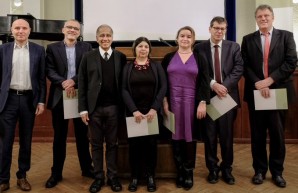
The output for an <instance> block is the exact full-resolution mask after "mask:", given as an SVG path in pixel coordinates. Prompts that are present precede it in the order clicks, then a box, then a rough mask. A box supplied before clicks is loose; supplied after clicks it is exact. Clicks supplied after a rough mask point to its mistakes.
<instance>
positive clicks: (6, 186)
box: [0, 183, 9, 192]
mask: <svg viewBox="0 0 298 193" xmlns="http://www.w3.org/2000/svg"><path fill="white" fill-rule="evenodd" d="M8 189H9V183H3V184H0V191H1V192H3V191H5V190H8Z"/></svg>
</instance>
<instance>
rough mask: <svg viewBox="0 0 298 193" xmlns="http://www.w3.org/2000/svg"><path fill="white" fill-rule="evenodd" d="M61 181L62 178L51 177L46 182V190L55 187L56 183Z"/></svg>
mask: <svg viewBox="0 0 298 193" xmlns="http://www.w3.org/2000/svg"><path fill="white" fill-rule="evenodd" d="M61 180H62V176H58V177H57V176H53V175H51V176H50V178H49V179H48V180H47V182H46V188H53V187H55V186H56V185H57V184H58V182H60V181H61Z"/></svg>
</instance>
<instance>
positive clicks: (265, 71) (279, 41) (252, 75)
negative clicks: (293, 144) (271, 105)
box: [241, 5, 297, 187]
mask: <svg viewBox="0 0 298 193" xmlns="http://www.w3.org/2000/svg"><path fill="white" fill-rule="evenodd" d="M255 19H256V22H257V25H258V27H259V30H258V31H256V32H254V33H251V34H248V35H246V36H244V37H243V41H242V46H241V52H242V57H243V60H244V76H245V87H244V100H245V101H246V102H247V104H248V109H249V119H250V128H251V150H252V157H253V168H254V171H255V175H254V176H253V178H252V182H253V183H254V184H262V183H263V180H264V179H265V175H266V173H267V171H268V158H267V151H266V138H267V129H268V134H269V137H270V148H269V149H270V150H271V151H270V155H269V170H270V172H271V174H272V180H273V181H274V183H275V184H276V185H277V186H279V187H285V186H286V181H285V180H284V178H283V176H282V172H283V169H284V168H283V163H284V160H285V140H284V126H285V116H286V111H285V110H259V111H256V110H255V107H254V97H253V91H254V90H259V91H260V93H261V95H262V96H263V97H264V98H270V95H269V89H276V88H286V90H287V96H288V102H291V101H293V100H294V97H295V90H294V86H293V80H292V74H293V72H294V71H295V68H296V64H297V53H296V45H295V42H294V38H293V34H292V33H291V32H288V31H284V30H278V29H275V28H274V27H273V21H274V13H273V10H272V8H271V7H270V6H269V5H260V6H259V7H258V8H257V9H256V12H255ZM266 38H267V40H268V41H269V42H268V44H270V48H269V46H266V44H267V43H266ZM266 47H268V51H266ZM263 50H264V51H263ZM264 52H265V54H263V53H264ZM268 52H269V55H268V57H265V56H266V55H267V54H266V53H268ZM263 55H264V57H263ZM263 58H264V59H263ZM263 60H264V61H263ZM266 61H268V62H266Z"/></svg>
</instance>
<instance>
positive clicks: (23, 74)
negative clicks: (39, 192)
mask: <svg viewBox="0 0 298 193" xmlns="http://www.w3.org/2000/svg"><path fill="white" fill-rule="evenodd" d="M30 31H31V28H30V26H29V23H28V22H27V21H25V20H24V19H17V20H15V21H14V22H13V23H12V26H11V32H12V35H13V37H14V42H10V43H6V44H3V45H1V46H0V129H1V130H2V129H3V130H4V133H5V135H4V137H3V138H0V188H1V191H5V190H8V189H9V186H10V184H9V180H10V168H11V161H12V148H13V142H14V136H15V128H16V124H17V122H19V145H20V148H19V158H18V164H19V165H18V169H19V170H18V171H17V173H16V175H17V178H18V179H17V186H18V187H19V188H20V189H21V190H23V191H29V190H31V185H30V184H29V182H28V180H27V175H26V173H27V171H29V169H30V162H31V141H32V131H33V127H34V120H35V116H38V115H40V114H41V113H43V112H44V103H45V101H46V77H45V51H44V48H43V47H42V46H40V45H37V44H35V43H32V42H29V41H28V37H29V34H30Z"/></svg>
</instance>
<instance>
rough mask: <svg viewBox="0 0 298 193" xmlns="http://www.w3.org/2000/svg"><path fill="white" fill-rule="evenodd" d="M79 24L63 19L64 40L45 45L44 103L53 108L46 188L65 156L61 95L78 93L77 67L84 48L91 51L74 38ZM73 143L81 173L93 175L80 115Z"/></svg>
mask: <svg viewBox="0 0 298 193" xmlns="http://www.w3.org/2000/svg"><path fill="white" fill-rule="evenodd" d="M80 32H81V25H80V23H79V22H78V21H76V20H69V21H66V22H65V24H64V27H63V28H62V33H63V34H64V40H63V41H60V42H56V43H53V44H50V45H48V47H47V51H46V52H47V56H46V72H47V77H48V79H49V80H50V81H51V87H50V93H49V99H48V104H47V107H48V109H50V110H51V111H52V124H53V128H54V141H53V166H52V172H51V176H50V178H49V179H48V180H47V182H46V185H45V186H46V188H53V187H54V186H56V185H57V183H58V182H59V181H61V180H62V171H63V165H64V161H65V157H66V139H67V132H68V122H69V121H68V119H64V109H63V96H62V92H63V91H65V92H66V94H67V95H68V96H69V97H74V96H76V95H77V92H76V89H77V88H78V71H79V65H80V62H81V59H82V57H83V54H84V53H85V52H88V51H91V50H92V48H91V45H90V44H88V43H86V42H80V41H77V39H78V37H79V36H80ZM73 126H74V132H75V137H76V146H77V152H78V157H79V162H80V167H81V171H82V176H85V177H93V167H92V160H91V155H90V151H89V139H88V136H87V134H88V127H87V126H86V125H85V124H84V123H83V122H82V120H81V118H74V119H73Z"/></svg>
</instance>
